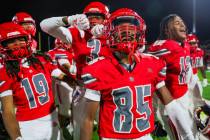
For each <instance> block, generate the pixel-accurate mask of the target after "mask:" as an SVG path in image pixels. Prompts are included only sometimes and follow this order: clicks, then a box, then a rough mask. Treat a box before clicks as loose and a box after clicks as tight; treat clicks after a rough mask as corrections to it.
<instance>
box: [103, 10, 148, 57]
mask: <svg viewBox="0 0 210 140" xmlns="http://www.w3.org/2000/svg"><path fill="white" fill-rule="evenodd" d="M145 30H146V25H145V23H144V20H143V19H142V18H141V16H139V15H138V14H137V13H136V12H135V11H133V10H131V9H128V8H121V9H118V10H116V11H115V12H113V13H112V14H111V16H110V18H109V20H108V25H107V29H106V33H107V35H108V40H109V46H110V48H111V49H112V50H117V51H122V52H125V53H134V51H135V50H136V49H137V48H140V47H142V46H143V45H144V44H145Z"/></svg>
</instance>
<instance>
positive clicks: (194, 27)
mask: <svg viewBox="0 0 210 140" xmlns="http://www.w3.org/2000/svg"><path fill="white" fill-rule="evenodd" d="M192 32H193V33H196V0H193V29H192Z"/></svg>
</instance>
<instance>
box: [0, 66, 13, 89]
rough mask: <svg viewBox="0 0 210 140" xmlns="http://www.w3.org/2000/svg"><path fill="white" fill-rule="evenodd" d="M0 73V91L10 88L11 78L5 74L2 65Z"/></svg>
mask: <svg viewBox="0 0 210 140" xmlns="http://www.w3.org/2000/svg"><path fill="white" fill-rule="evenodd" d="M0 73H1V76H0V93H2V92H3V91H6V90H11V85H12V82H13V79H12V78H10V77H9V76H8V75H7V73H6V69H5V68H4V67H3V68H1V69H0Z"/></svg>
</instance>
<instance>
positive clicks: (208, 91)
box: [198, 70, 210, 101]
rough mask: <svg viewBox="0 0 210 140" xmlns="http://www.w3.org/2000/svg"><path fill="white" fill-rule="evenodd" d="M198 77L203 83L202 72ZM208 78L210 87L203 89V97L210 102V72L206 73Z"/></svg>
mask: <svg viewBox="0 0 210 140" xmlns="http://www.w3.org/2000/svg"><path fill="white" fill-rule="evenodd" d="M198 76H199V78H200V80H201V81H202V80H203V78H202V76H201V74H200V72H199V73H198ZM206 77H207V79H208V86H207V87H205V88H203V94H202V96H203V98H204V99H206V100H209V101H210V70H209V71H207V72H206Z"/></svg>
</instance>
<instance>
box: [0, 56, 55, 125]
mask: <svg viewBox="0 0 210 140" xmlns="http://www.w3.org/2000/svg"><path fill="white" fill-rule="evenodd" d="M39 59H40V61H41V62H42V64H43V66H44V69H42V68H41V66H39V65H37V66H36V67H35V68H34V67H32V66H29V65H28V64H27V62H25V63H24V64H21V66H20V72H19V73H18V75H19V76H20V77H21V81H18V80H17V79H16V78H12V77H10V76H8V74H7V73H6V69H5V67H2V68H1V69H0V73H1V75H2V76H1V77H0V96H1V97H2V96H7V95H12V96H13V99H14V104H15V106H16V108H17V112H16V118H17V120H18V121H29V120H34V119H38V118H41V117H44V116H46V115H48V114H50V113H52V112H53V111H54V109H55V105H54V98H53V94H52V87H51V72H52V71H53V70H54V69H55V66H54V65H52V64H51V63H50V62H48V61H46V60H45V59H44V58H43V57H39ZM23 61H24V60H23Z"/></svg>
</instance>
